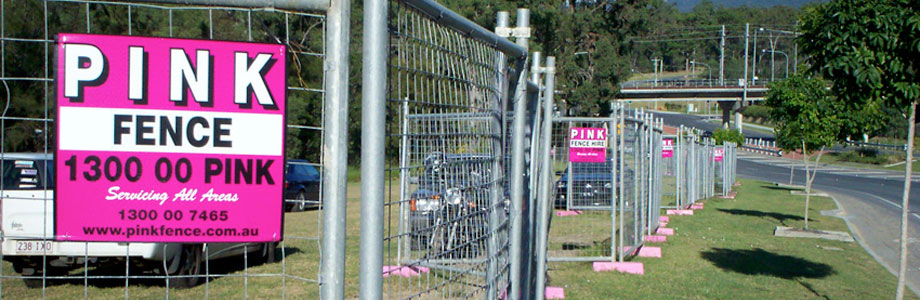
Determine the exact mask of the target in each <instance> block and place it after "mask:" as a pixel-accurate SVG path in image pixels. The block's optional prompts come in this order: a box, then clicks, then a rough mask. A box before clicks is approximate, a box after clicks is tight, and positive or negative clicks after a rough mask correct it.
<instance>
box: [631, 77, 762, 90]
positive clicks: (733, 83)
mask: <svg viewBox="0 0 920 300" xmlns="http://www.w3.org/2000/svg"><path fill="white" fill-rule="evenodd" d="M777 81H778V80H777ZM770 82H772V81H770V80H757V82H753V81H748V87H756V88H763V87H766V86H767V85H769V84H770ZM743 86H744V85H743V84H742V82H740V81H739V80H737V79H736V80H725V81H724V82H719V80H718V79H712V80H710V79H691V80H684V79H678V80H658V81H657V82H656V81H655V80H654V79H646V80H640V81H629V82H624V83H621V84H620V88H623V89H642V88H720V87H721V88H739V87H743Z"/></svg>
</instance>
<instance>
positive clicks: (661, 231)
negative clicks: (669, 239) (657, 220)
mask: <svg viewBox="0 0 920 300" xmlns="http://www.w3.org/2000/svg"><path fill="white" fill-rule="evenodd" d="M655 234H660V235H674V228H663V227H659V228H658V230H656V231H655Z"/></svg>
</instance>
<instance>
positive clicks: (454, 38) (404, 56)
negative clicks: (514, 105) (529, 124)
mask: <svg viewBox="0 0 920 300" xmlns="http://www.w3.org/2000/svg"><path fill="white" fill-rule="evenodd" d="M378 5H379V6H373V7H369V8H366V9H371V10H379V9H381V8H386V10H385V11H377V14H378V15H377V16H375V17H380V16H386V18H385V19H383V20H372V21H376V23H373V24H368V23H369V22H368V21H367V19H366V21H365V28H366V30H368V32H372V33H374V34H377V35H379V36H383V37H385V39H384V40H382V41H377V42H379V43H381V44H383V45H387V46H385V47H387V48H385V49H388V50H387V51H381V53H376V54H373V55H369V56H366V57H365V66H364V68H365V75H367V74H375V75H381V74H382V75H383V76H381V77H376V78H373V80H375V81H379V80H380V79H381V78H385V81H384V82H385V85H380V86H376V87H375V86H368V85H365V94H364V97H365V99H364V102H365V105H364V108H365V110H364V114H365V116H364V120H369V116H368V115H369V114H374V115H375V116H374V117H375V118H379V119H376V120H378V121H381V123H382V124H377V125H376V126H375V127H376V128H373V129H369V128H368V126H372V125H371V124H374V123H364V124H363V126H364V127H365V131H364V132H363V134H364V135H363V137H362V138H363V143H364V144H365V147H364V148H363V149H362V151H364V152H362V157H363V159H362V171H363V174H364V176H362V186H363V187H364V188H365V190H369V189H367V187H368V186H371V185H374V182H379V181H380V179H385V185H380V186H379V187H381V188H380V189H377V190H380V191H383V192H382V193H379V194H382V196H383V197H380V198H373V197H369V196H363V197H362V198H363V200H362V211H365V209H366V211H367V212H368V213H367V214H363V215H365V218H364V219H363V220H362V231H364V230H365V229H369V228H371V227H377V228H380V229H382V232H381V233H382V234H381V236H380V237H379V239H377V238H374V236H373V234H370V235H365V234H364V232H362V245H361V251H362V261H361V263H362V278H361V293H362V297H369V298H374V297H379V296H381V295H382V296H384V297H387V298H467V297H472V298H497V297H498V295H499V294H500V293H501V294H502V295H507V293H508V289H509V282H510V277H509V276H510V275H511V273H510V268H511V252H512V251H511V247H512V246H511V242H510V239H509V237H510V234H511V230H510V229H511V222H512V220H511V219H510V218H509V216H511V215H513V212H512V211H513V210H515V211H518V212H519V211H520V208H519V207H516V206H517V205H520V203H521V202H517V203H513V202H512V201H511V198H512V197H511V196H510V194H509V192H510V191H508V192H506V189H507V187H506V183H507V182H508V181H507V180H505V177H504V176H505V175H504V173H505V171H504V168H505V163H504V161H505V160H508V159H509V156H510V153H508V150H510V148H507V147H504V144H505V143H506V140H507V139H506V138H505V133H504V132H506V130H507V131H511V132H515V134H516V133H517V132H522V133H523V130H522V127H515V128H513V129H509V128H506V127H507V126H508V125H507V122H508V120H507V119H506V114H505V113H504V111H505V110H507V109H508V108H507V107H508V100H509V99H516V100H517V101H515V102H518V101H521V102H523V101H526V98H525V97H524V95H523V94H521V93H519V92H517V91H519V90H520V88H518V87H517V86H515V84H513V83H512V82H515V83H518V84H517V85H518V86H520V85H521V84H524V83H526V77H524V75H525V73H524V72H523V71H524V70H523V67H524V66H525V65H524V64H523V63H521V62H522V61H521V59H524V58H526V57H524V56H523V55H522V54H524V52H523V51H519V50H520V49H519V48H518V47H514V46H513V44H512V46H510V47H509V45H508V44H509V43H508V42H507V40H504V39H501V40H502V41H505V42H504V43H502V42H500V41H497V40H494V39H493V40H489V39H483V38H482V37H483V36H489V37H497V36H495V35H494V34H491V33H490V32H486V31H485V30H484V29H482V28H481V27H478V26H473V25H471V23H470V22H469V21H466V20H465V19H462V18H459V17H457V16H456V15H455V14H453V13H452V12H449V11H447V10H446V9H444V8H443V7H441V6H440V5H437V4H436V3H433V2H428V1H388V2H386V3H378ZM445 15H446V17H445ZM519 21H520V20H519ZM380 23H383V24H382V25H384V26H383V27H380V25H381V24H380ZM381 28H384V29H385V31H384V32H380V30H381ZM471 31H474V33H473V34H471V33H470V32H471ZM381 33H383V34H382V35H380V34H381ZM480 34H482V35H483V36H477V35H480ZM489 34H491V35H489ZM379 36H378V37H379ZM367 47H368V45H367V44H366V45H365V49H367ZM377 47H379V46H377ZM374 49H378V48H372V50H374ZM377 55H379V56H377ZM369 60H372V61H370V62H369ZM380 68H383V70H385V71H381V69H380ZM375 88H379V90H377V89H375ZM375 93H377V94H375ZM381 100H385V103H382V102H381ZM368 108H371V109H368ZM374 108H378V109H379V110H374ZM381 113H384V115H382V116H383V117H385V119H384V118H380V117H381ZM515 119H520V120H521V121H523V120H524V119H523V118H520V117H518V116H517V115H516V116H515ZM370 120H374V119H373V118H371V119H370ZM374 129H383V130H384V131H383V132H381V131H380V130H377V131H376V132H375V131H374ZM384 132H385V133H384ZM381 133H384V134H385V136H386V137H387V138H386V139H383V134H381ZM371 135H375V136H371ZM371 138H374V140H373V141H371V140H370V139H371ZM371 142H373V145H374V146H376V147H380V148H378V149H379V150H377V151H381V150H382V152H378V153H373V154H374V155H377V156H373V157H371V156H369V155H370V154H369V153H368V152H369V149H373V148H371V147H367V145H371ZM514 145H515V146H518V147H520V146H522V144H518V143H515V144H514ZM381 154H382V155H381ZM521 154H522V155H523V153H521ZM521 157H523V156H521ZM385 161H389V163H388V167H386V168H385V169H380V171H382V172H378V170H377V169H376V168H379V164H380V163H383V162H385ZM518 165H519V166H522V165H521V164H520V163H518ZM368 174H374V176H368ZM381 175H382V176H381ZM523 184H524V181H523V180H519V181H517V182H516V183H512V185H518V186H523ZM517 198H518V199H522V198H523V197H522V194H521V193H519V192H518V194H517ZM378 201H379V202H378ZM378 208H379V209H380V210H378ZM381 212H382V213H383V214H382V215H376V214H374V213H381ZM377 218H379V219H377ZM378 249H379V250H378ZM374 265H377V266H379V268H377V267H374ZM406 273H411V274H413V275H412V276H402V274H406ZM378 282H379V285H378Z"/></svg>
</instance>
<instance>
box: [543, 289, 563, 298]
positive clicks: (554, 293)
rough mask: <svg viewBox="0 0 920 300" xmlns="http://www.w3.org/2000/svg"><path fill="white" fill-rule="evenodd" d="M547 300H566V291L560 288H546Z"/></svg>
mask: <svg viewBox="0 0 920 300" xmlns="http://www.w3.org/2000/svg"><path fill="white" fill-rule="evenodd" d="M544 296H546V299H565V290H564V289H563V288H561V287H558V286H548V287H546V293H545V294H544Z"/></svg>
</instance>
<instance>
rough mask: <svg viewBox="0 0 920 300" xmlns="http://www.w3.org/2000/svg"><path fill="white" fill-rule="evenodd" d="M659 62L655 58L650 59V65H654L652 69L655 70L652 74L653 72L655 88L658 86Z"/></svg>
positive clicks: (659, 60)
mask: <svg viewBox="0 0 920 300" xmlns="http://www.w3.org/2000/svg"><path fill="white" fill-rule="evenodd" d="M659 62H661V59H658V58H657V57H656V58H652V63H654V69H655V71H654V72H655V86H656V87H657V86H658V63H659Z"/></svg>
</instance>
